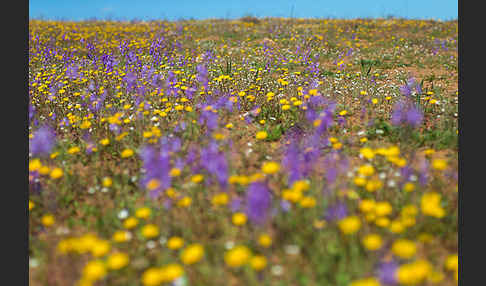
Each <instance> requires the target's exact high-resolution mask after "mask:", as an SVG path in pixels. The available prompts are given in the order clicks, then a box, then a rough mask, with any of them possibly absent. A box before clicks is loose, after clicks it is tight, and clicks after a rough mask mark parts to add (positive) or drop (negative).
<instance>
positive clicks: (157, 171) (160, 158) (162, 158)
mask: <svg viewBox="0 0 486 286" xmlns="http://www.w3.org/2000/svg"><path fill="white" fill-rule="evenodd" d="M140 157H141V158H142V161H143V169H144V170H145V175H144V177H143V178H142V180H141V181H140V183H141V184H142V188H145V187H146V186H147V183H148V182H150V181H151V180H153V179H155V180H157V181H159V182H160V186H159V187H157V188H155V189H153V190H150V196H151V197H152V198H156V197H157V196H158V195H159V193H160V192H161V191H162V190H165V189H167V188H169V187H170V185H171V177H170V176H169V171H170V157H169V152H168V151H167V150H165V148H161V151H160V152H157V151H156V150H155V149H154V148H153V147H152V146H146V147H143V148H142V149H141V151H140Z"/></svg>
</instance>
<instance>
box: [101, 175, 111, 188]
mask: <svg viewBox="0 0 486 286" xmlns="http://www.w3.org/2000/svg"><path fill="white" fill-rule="evenodd" d="M102 184H103V187H106V188H109V187H111V185H112V184H113V180H112V179H111V178H110V177H105V178H103V182H102Z"/></svg>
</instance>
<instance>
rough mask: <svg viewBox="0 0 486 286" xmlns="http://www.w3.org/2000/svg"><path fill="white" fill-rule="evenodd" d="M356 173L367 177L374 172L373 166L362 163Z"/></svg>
mask: <svg viewBox="0 0 486 286" xmlns="http://www.w3.org/2000/svg"><path fill="white" fill-rule="evenodd" d="M358 173H359V174H360V175H363V176H366V177H369V176H372V175H373V174H374V173H375V168H374V167H373V166H372V165H370V164H366V165H362V166H360V167H359V169H358Z"/></svg>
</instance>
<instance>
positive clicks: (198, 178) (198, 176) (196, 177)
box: [191, 174, 204, 184]
mask: <svg viewBox="0 0 486 286" xmlns="http://www.w3.org/2000/svg"><path fill="white" fill-rule="evenodd" d="M203 179H204V176H203V175H201V174H196V175H194V176H192V177H191V182H193V183H196V184H197V183H200V182H202V180H203Z"/></svg>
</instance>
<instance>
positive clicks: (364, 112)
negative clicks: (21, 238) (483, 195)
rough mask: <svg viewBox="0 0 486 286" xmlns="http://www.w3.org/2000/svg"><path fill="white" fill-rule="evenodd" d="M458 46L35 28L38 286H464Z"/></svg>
mask: <svg viewBox="0 0 486 286" xmlns="http://www.w3.org/2000/svg"><path fill="white" fill-rule="evenodd" d="M457 40H458V22H457V20H456V21H433V20H405V19H397V18H387V19H355V20H340V19H298V18H287V19H285V18H253V17H245V18H241V19H237V20H229V19H228V20H218V19H212V20H179V21H100V20H91V21H78V22H70V21H52V20H38V19H37V20H36V19H31V20H30V21H29V55H28V56H29V60H28V61H29V65H28V87H29V88H28V92H29V105H28V108H29V110H28V111H29V112H28V114H29V117H28V122H29V127H28V128H29V130H28V134H29V139H28V140H29V281H30V285H33V286H37V285H77V286H87V285H124V286H129V285H134V286H135V285H143V286H156V285H174V286H184V285H185V286H203V285H231V286H233V285H279V286H286V285H288V286H291V285H292V286H293V285H337V286H378V285H457V281H458V274H459V266H458V97H459V92H458V64H457V57H458V43H457Z"/></svg>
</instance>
